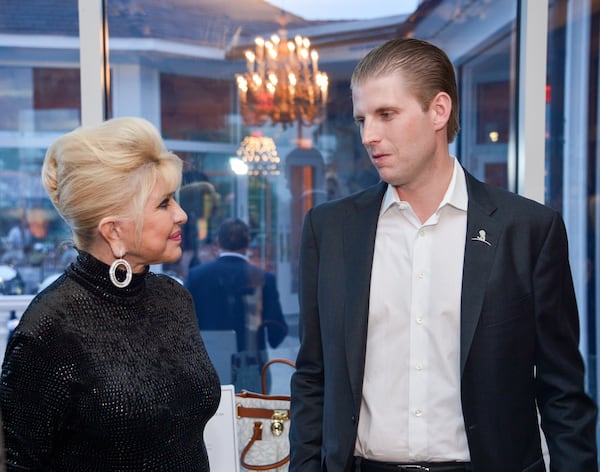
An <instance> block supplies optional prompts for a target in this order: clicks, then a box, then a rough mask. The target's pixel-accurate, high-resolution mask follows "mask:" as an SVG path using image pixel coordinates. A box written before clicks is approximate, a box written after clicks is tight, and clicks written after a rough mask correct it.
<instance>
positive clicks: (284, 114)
mask: <svg viewBox="0 0 600 472" xmlns="http://www.w3.org/2000/svg"><path fill="white" fill-rule="evenodd" d="M279 33H280V35H281V36H278V35H273V36H271V38H270V40H268V41H265V40H264V39H263V38H261V37H258V38H256V39H255V49H254V51H250V50H248V51H246V52H245V56H246V67H247V70H246V72H245V73H243V74H236V80H237V85H238V89H239V95H240V104H241V113H242V117H243V119H244V122H245V123H246V124H247V125H250V126H260V125H263V124H265V123H266V122H267V121H268V120H270V122H271V124H273V125H275V124H281V125H282V126H283V128H284V129H285V128H286V127H287V126H288V125H291V124H293V123H300V125H304V126H309V125H311V124H314V123H318V122H319V121H320V120H321V119H322V117H323V113H324V110H325V104H326V102H327V88H328V85H329V79H328V77H327V74H326V73H324V72H321V71H319V54H318V53H317V51H316V50H314V49H311V47H310V40H309V39H308V38H305V37H302V36H300V35H298V36H296V37H295V38H294V40H293V41H292V40H288V39H287V33H286V32H285V30H280V31H279Z"/></svg>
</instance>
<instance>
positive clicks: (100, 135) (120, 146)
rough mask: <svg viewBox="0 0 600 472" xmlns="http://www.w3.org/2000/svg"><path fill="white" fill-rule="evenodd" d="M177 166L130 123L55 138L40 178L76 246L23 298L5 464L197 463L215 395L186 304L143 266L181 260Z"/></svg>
mask: <svg viewBox="0 0 600 472" xmlns="http://www.w3.org/2000/svg"><path fill="white" fill-rule="evenodd" d="M180 179H181V160H180V159H179V158H178V157H177V156H175V155H174V154H172V153H170V152H168V151H167V150H166V149H165V147H164V144H163V142H162V140H161V137H160V135H159V134H158V131H157V130H156V129H155V128H154V127H153V126H152V125H151V124H150V123H148V122H147V121H145V120H142V119H139V118H115V119H112V120H109V121H106V122H105V123H103V124H101V125H100V126H97V127H91V128H79V129H77V130H75V131H73V132H71V133H69V134H67V135H65V136H63V137H61V138H59V139H58V140H57V141H56V142H54V143H53V144H52V146H51V147H50V148H49V149H48V152H47V153H46V158H45V160H44V165H43V168H42V180H43V183H44V186H45V188H46V190H47V192H48V194H49V196H50V198H51V200H52V202H53V203H54V205H55V206H56V209H57V210H58V212H59V213H60V215H61V216H62V217H63V219H64V220H65V221H66V222H67V223H68V224H69V226H70V227H71V229H72V231H73V238H74V242H75V246H76V247H77V249H78V251H79V254H78V257H77V260H76V262H74V263H73V264H71V265H70V266H69V268H67V269H66V271H65V273H64V274H63V275H62V276H61V277H60V278H59V279H58V280H56V281H55V282H54V283H52V284H51V285H50V286H49V287H48V288H46V289H45V290H43V291H42V292H41V293H39V294H38V295H36V297H35V298H34V299H33V301H32V302H31V304H30V306H29V307H28V308H27V310H26V311H25V313H24V314H23V316H22V319H21V321H20V323H19V325H18V326H17V328H16V330H15V332H14V333H13V335H12V337H11V339H10V341H9V344H8V347H7V351H6V355H5V358H4V364H3V368H2V378H1V383H0V407H1V410H2V417H3V420H4V434H5V441H6V453H7V464H8V470H53V471H69V472H70V471H75V470H89V471H92V470H97V471H109V470H119V471H141V470H178V471H208V470H209V466H208V458H207V452H206V448H205V445H204V442H203V432H204V426H205V424H206V422H207V421H208V419H209V418H210V417H211V416H212V415H213V414H214V412H215V411H216V409H217V406H218V403H219V400H220V387H219V382H218V378H217V375H216V372H215V370H214V368H213V366H212V364H211V362H210V360H209V358H208V355H207V353H206V351H205V349H204V345H203V343H202V340H201V338H200V335H199V333H198V329H197V324H196V320H195V317H194V311H193V307H192V300H191V297H190V296H189V294H188V292H187V291H186V290H185V289H184V288H183V287H182V286H181V284H179V283H177V282H175V281H174V280H173V279H171V278H169V277H167V276H165V275H160V274H154V273H152V272H149V266H150V265H151V264H160V263H163V262H169V261H174V260H176V259H178V258H179V257H181V225H182V224H184V223H185V221H186V218H187V217H186V214H185V213H184V212H183V210H182V209H181V207H180V206H179V205H178V203H177V202H176V201H175V200H174V198H173V197H174V194H175V191H176V190H177V188H178V186H179V183H180Z"/></svg>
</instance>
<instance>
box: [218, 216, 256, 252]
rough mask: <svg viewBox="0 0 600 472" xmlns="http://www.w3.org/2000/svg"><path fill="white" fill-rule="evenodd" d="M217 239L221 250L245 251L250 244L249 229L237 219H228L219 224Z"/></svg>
mask: <svg viewBox="0 0 600 472" xmlns="http://www.w3.org/2000/svg"><path fill="white" fill-rule="evenodd" d="M217 238H218V242H219V246H220V247H221V249H226V250H228V251H239V250H240V249H247V248H248V245H249V244H250V228H248V225H247V224H246V223H244V222H243V221H242V220H240V219H239V218H229V219H227V220H225V221H223V223H221V226H220V227H219V232H218V234H217Z"/></svg>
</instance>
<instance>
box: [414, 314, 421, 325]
mask: <svg viewBox="0 0 600 472" xmlns="http://www.w3.org/2000/svg"><path fill="white" fill-rule="evenodd" d="M415 321H416V322H417V324H423V318H421V317H420V316H419V317H418V318H417V319H416V320H415Z"/></svg>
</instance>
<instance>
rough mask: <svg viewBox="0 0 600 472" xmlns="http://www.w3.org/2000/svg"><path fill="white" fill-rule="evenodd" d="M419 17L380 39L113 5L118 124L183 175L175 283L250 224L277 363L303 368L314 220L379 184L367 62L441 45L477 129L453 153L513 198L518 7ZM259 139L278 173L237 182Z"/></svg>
mask: <svg viewBox="0 0 600 472" xmlns="http://www.w3.org/2000/svg"><path fill="white" fill-rule="evenodd" d="M418 3H419V2H415V3H414V5H413V8H417V6H418V9H417V11H416V12H413V10H409V11H398V8H399V7H395V8H396V10H391V11H390V13H389V15H388V16H383V17H381V18H378V19H376V20H369V22H372V21H375V22H376V24H375V29H373V25H374V24H373V23H369V22H367V21H360V20H361V17H360V15H359V17H358V18H357V20H358V21H356V22H350V23H344V22H342V23H339V22H327V21H326V22H325V23H323V22H321V21H317V20H309V19H306V18H303V17H301V16H297V15H294V14H292V13H290V12H287V11H286V10H285V6H282V7H283V8H284V9H282V8H279V7H275V6H272V5H270V4H269V3H268V2H259V3H254V4H252V5H248V4H242V3H239V2H221V3H219V5H218V7H215V6H214V5H213V4H212V3H211V4H210V5H212V6H209V4H208V3H207V2H201V1H200V2H195V3H193V4H191V3H189V2H186V3H184V4H181V3H180V2H178V1H176V0H171V1H167V2H163V4H161V6H160V7H157V6H156V3H155V2H150V1H147V0H137V1H135V2H129V3H124V2H121V1H119V0H107V12H108V26H109V35H110V41H111V44H112V45H113V47H111V52H110V69H111V94H112V103H111V106H112V109H113V111H114V115H115V116H119V115H125V114H128V115H137V116H142V117H145V118H147V119H149V120H150V121H152V122H153V123H156V124H157V125H159V126H160V129H161V132H162V134H163V136H164V138H165V139H166V142H167V145H168V147H169V148H170V149H171V150H173V151H174V152H176V153H177V154H178V155H179V156H181V157H182V159H183V160H184V162H185V172H184V179H183V186H182V189H181V192H180V200H181V202H182V205H183V207H184V209H185V210H186V212H187V213H188V215H189V220H188V223H187V225H186V228H185V238H184V256H183V257H182V259H181V260H180V261H178V262H177V263H175V264H169V265H165V266H164V267H163V270H165V271H168V272H171V273H172V274H174V275H177V276H178V277H179V278H181V279H183V280H185V278H186V277H187V274H188V271H189V269H190V267H191V266H193V265H195V264H202V263H206V262H208V261H210V260H213V259H214V258H215V257H216V256H217V253H216V252H215V238H216V231H217V229H218V227H219V224H220V223H221V221H223V219H224V218H227V217H230V216H236V217H240V218H242V219H244V220H246V221H247V222H248V223H249V225H250V227H251V231H252V243H251V250H250V253H249V256H250V259H251V261H252V262H254V263H255V264H257V265H260V266H262V267H264V268H266V269H268V270H270V271H272V272H273V273H274V274H276V277H277V284H278V290H279V292H280V297H281V303H282V305H283V308H284V312H285V313H286V317H287V319H288V321H289V323H290V326H291V328H292V336H290V337H289V339H288V340H287V341H286V343H285V345H286V348H287V349H288V351H285V352H282V351H278V352H277V353H278V354H279V355H282V356H284V357H288V358H294V357H295V349H296V347H297V337H296V334H297V333H296V330H295V323H296V317H297V312H298V302H297V290H298V277H297V276H298V254H299V245H300V232H301V226H302V221H303V218H304V215H305V214H306V212H307V210H309V209H310V208H311V207H313V206H314V205H317V204H319V203H321V202H324V201H327V200H330V199H333V198H340V197H343V196H345V195H348V194H350V193H352V192H355V191H358V190H361V189H363V188H366V187H368V186H370V185H372V184H374V183H376V182H377V181H378V180H379V178H378V175H377V172H376V170H375V169H374V168H373V166H372V165H371V163H370V161H369V158H368V156H367V154H366V152H365V150H364V147H363V145H362V143H361V139H360V136H359V133H358V130H357V128H356V126H355V125H354V121H353V117H352V102H351V96H350V89H349V79H350V75H351V73H352V70H353V68H354V66H355V65H356V63H357V62H358V61H359V60H360V59H361V58H362V57H363V56H364V54H365V53H366V52H367V51H368V50H369V49H371V48H372V47H374V46H375V45H377V44H380V43H382V42H383V41H385V40H386V39H389V38H392V37H396V36H398V34H406V35H412V36H416V37H419V38H423V39H426V40H429V41H432V42H434V43H437V44H440V45H442V46H443V47H444V48H445V49H446V50H447V52H448V54H449V55H450V56H451V58H452V59H453V60H455V61H456V66H457V71H458V73H459V79H460V83H461V93H462V95H463V102H464V103H462V104H461V105H462V106H463V109H464V116H465V117H469V118H468V120H470V121H464V123H463V124H462V126H463V132H462V133H461V135H460V138H459V139H460V141H459V143H457V144H456V146H455V151H454V152H455V153H456V155H457V156H459V158H461V159H462V160H463V163H464V164H465V165H466V166H467V168H468V169H469V170H471V171H472V172H474V173H475V174H477V175H479V176H480V177H481V178H484V179H487V180H488V181H491V182H495V183H497V184H498V185H500V186H503V187H507V186H508V183H507V182H508V180H509V179H508V176H507V166H506V162H507V154H508V149H509V146H510V144H511V142H513V140H514V137H513V136H512V135H511V132H512V131H511V130H512V127H513V123H512V120H513V110H514V105H513V102H514V92H513V90H514V83H513V80H514V79H513V77H514V74H513V72H512V67H513V66H512V64H513V63H514V58H513V57H512V51H513V49H514V48H513V47H512V42H513V41H514V32H513V31H514V24H515V17H516V0H495V1H494V2H489V1H487V0H481V1H474V2H473V1H469V2H463V1H456V0H445V1H442V2H420V4H418ZM364 14H366V13H364ZM409 14H412V16H410V18H409ZM365 18H366V17H365ZM409 19H410V21H409ZM332 24H336V25H337V26H336V27H335V28H334V29H333V30H332V29H331V25H332ZM191 25H193V26H191ZM332 31H333V32H332ZM374 31H377V32H374ZM274 34H277V37H273V35H274ZM297 35H299V36H301V37H303V36H306V42H305V40H304V39H297V37H296V36H297ZM256 37H260V38H262V39H260V40H259V41H258V42H256V41H255V39H256ZM312 50H314V51H315V52H317V53H318V56H316V55H313V54H312V53H311V51H312ZM246 51H251V53H252V54H250V55H247V53H246ZM268 71H271V72H272V74H269V73H267V72H268ZM317 72H319V73H321V72H325V73H326V74H327V77H328V87H327V89H326V93H325V92H324V91H323V90H324V89H323V88H322V87H321V85H319V87H316V86H315V84H316V83H317ZM244 74H246V75H245V76H244ZM291 75H293V81H292V78H290V76H291ZM240 76H241V77H242V78H244V80H246V85H245V86H244V87H242V85H241V84H240V82H239V80H240ZM255 76H256V77H258V78H256V77H255ZM271 76H276V80H274V79H273V78H272V77H271ZM306 77H310V80H309V81H307V80H306ZM321 80H322V77H321V76H319V81H321ZM318 83H319V84H322V81H321V82H318ZM269 84H271V85H269ZM271 86H272V87H273V89H272V90H271V89H269V87H271ZM320 99H324V102H323V104H324V105H325V107H324V108H323V109H322V108H320V105H321V103H320V102H319V100H320ZM250 138H253V139H259V140H260V139H271V140H272V141H273V143H274V146H275V149H274V151H273V152H274V154H273V156H271V157H268V158H267V159H273V161H272V164H273V169H272V172H271V171H269V172H262V173H261V172H260V171H259V172H255V171H256V169H257V162H250V164H249V165H250V169H249V172H248V173H246V174H243V173H242V174H240V173H239V172H238V173H236V172H234V170H233V168H232V167H231V165H230V160H231V159H232V158H237V159H241V158H243V157H244V153H245V152H248V145H247V144H244V143H248V142H249V141H247V139H250ZM261 159H262V157H261ZM263 164H264V163H263V162H262V161H261V167H260V168H261V169H262V168H263V167H262V165H263Z"/></svg>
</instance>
